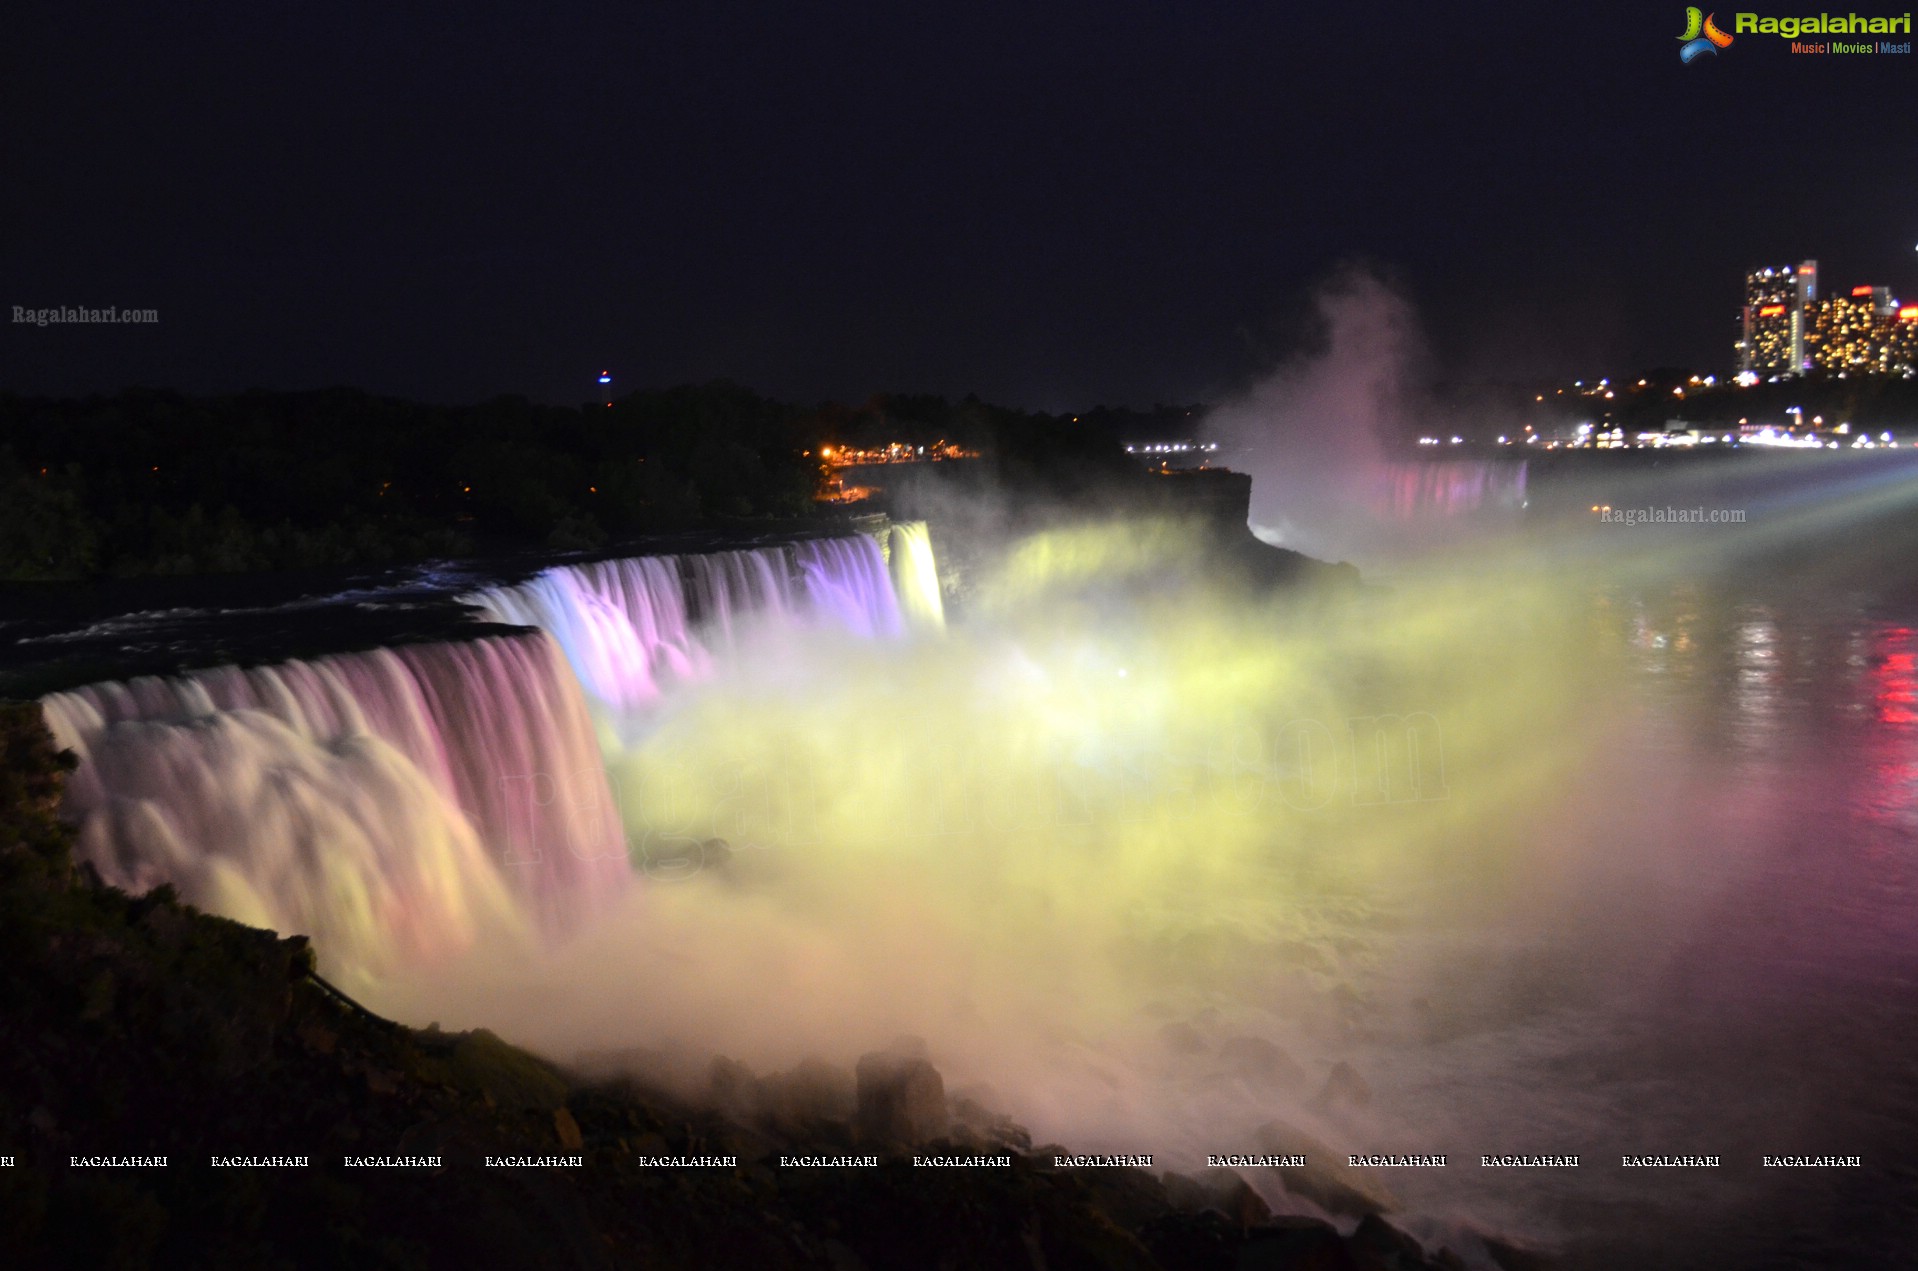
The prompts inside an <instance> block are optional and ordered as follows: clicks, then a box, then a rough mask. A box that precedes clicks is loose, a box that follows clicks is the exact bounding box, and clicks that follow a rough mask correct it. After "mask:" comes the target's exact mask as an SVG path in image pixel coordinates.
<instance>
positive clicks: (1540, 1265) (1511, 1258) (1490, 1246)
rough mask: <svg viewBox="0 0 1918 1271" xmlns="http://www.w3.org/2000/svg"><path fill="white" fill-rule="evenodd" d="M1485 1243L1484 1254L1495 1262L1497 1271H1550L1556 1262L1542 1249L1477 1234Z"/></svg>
mask: <svg viewBox="0 0 1918 1271" xmlns="http://www.w3.org/2000/svg"><path fill="white" fill-rule="evenodd" d="M1479 1239H1480V1240H1482V1241H1483V1242H1484V1243H1485V1252H1486V1253H1488V1254H1490V1255H1491V1257H1492V1261H1493V1262H1496V1263H1497V1264H1498V1267H1499V1271H1552V1268H1553V1267H1554V1266H1556V1265H1557V1263H1556V1261H1555V1260H1554V1259H1553V1258H1552V1257H1551V1255H1549V1254H1547V1253H1546V1252H1545V1251H1543V1250H1542V1249H1535V1248H1532V1247H1530V1246H1528V1245H1523V1244H1519V1243H1516V1242H1514V1241H1510V1240H1505V1239H1502V1238H1500V1237H1498V1236H1488V1235H1485V1234H1484V1233H1482V1232H1481V1233H1480V1234H1479Z"/></svg>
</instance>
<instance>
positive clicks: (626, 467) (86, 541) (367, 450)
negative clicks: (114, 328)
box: [0, 382, 1185, 579]
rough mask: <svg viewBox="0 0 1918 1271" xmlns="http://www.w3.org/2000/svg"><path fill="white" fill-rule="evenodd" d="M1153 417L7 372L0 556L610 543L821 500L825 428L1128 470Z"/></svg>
mask: <svg viewBox="0 0 1918 1271" xmlns="http://www.w3.org/2000/svg"><path fill="white" fill-rule="evenodd" d="M1159 409H1160V410H1161V411H1164V412H1172V411H1174V409H1175V408H1159ZM1184 409H1185V408H1177V410H1180V411H1183V410H1184ZM1153 418H1154V416H1153V415H1152V414H1151V413H1148V412H1137V413H1135V412H1127V411H1110V410H1104V409H1103V408H1101V412H1100V413H1099V414H1098V415H1096V416H1093V415H1089V416H1088V417H1087V418H1086V419H1085V420H1083V421H1080V420H1075V419H1074V417H1072V416H1069V415H1068V416H1050V415H1039V414H1032V413H1028V412H1024V411H1018V410H1010V409H1007V408H1003V407H996V406H991V405H988V404H986V403H983V402H980V401H978V400H977V399H976V398H967V399H966V400H964V401H962V402H956V403H954V402H948V401H947V400H946V399H944V398H940V397H928V396H905V395H900V396H879V397H875V398H873V399H872V400H871V401H869V402H866V403H865V404H863V405H860V406H845V405H840V404H837V403H833V404H827V405H825V406H819V405H806V406H801V405H794V404H790V403H784V402H778V401H774V400H771V399H768V398H764V397H761V396H759V395H758V394H756V393H754V392H752V391H751V390H749V389H746V388H742V387H740V386H738V385H735V384H730V383H724V382H720V383H712V384H705V385H699V386H686V387H680V388H672V389H665V390H661V391H657V392H645V393H636V394H632V395H630V396H627V397H624V398H621V399H620V400H618V401H617V402H615V403H614V404H613V405H612V406H601V405H598V404H593V405H587V406H583V407H578V408H571V407H552V406H541V405H537V404H535V403H532V402H529V401H527V400H526V399H524V398H520V397H501V398H497V399H495V400H493V401H489V402H485V403H480V404H477V405H468V406H434V405H427V404H424V403H419V402H408V401H400V400H395V399H392V398H382V397H376V396H373V395H371V394H368V393H364V392H361V391H358V390H355V389H346V388H336V389H327V390H322V391H317V392H304V393H269V392H249V393H243V394H239V395H236V396H228V397H189V396H185V395H183V394H179V393H175V392H169V391H164V390H152V389H130V390H127V391H125V392H122V393H119V394H117V395H114V396H110V397H90V398H85V399H62V400H55V399H47V398H27V397H20V396H16V395H11V394H0V578H5V579H60V578H85V577H95V576H102V575H137V574H190V573H229V572H238V571H247V570H269V569H303V568H314V567H325V566H336V565H359V564H383V563H390V562H396V561H404V560H412V559H420V558H423V557H429V556H452V555H462V554H469V553H473V552H476V551H489V550H496V549H502V548H512V547H522V546H543V547H552V548H559V549H570V548H594V547H599V546H602V545H604V544H606V543H607V542H609V541H613V540H616V539H619V538H621V537H623V536H630V535H635V534H643V533H648V532H655V531H662V530H672V529H684V528H689V527H693V526H699V525H709V524H719V523H724V524H735V523H738V522H741V521H752V520H763V519H769V518H796V517H805V516H809V515H812V514H813V513H814V511H815V508H816V507H817V505H816V504H815V503H814V501H813V496H814V494H815V493H816V492H817V491H818V490H819V489H820V487H821V484H822V481H823V478H824V475H825V474H824V469H823V464H822V461H821V459H820V458H819V447H820V446H821V444H822V443H825V444H831V443H841V444H875V443H883V442H890V441H905V442H911V443H913V444H930V443H931V442H933V441H936V440H941V439H944V440H950V441H957V442H959V443H961V444H963V445H966V446H968V447H970V448H974V449H979V450H982V451H984V452H987V453H988V454H990V455H992V456H994V458H995V459H996V461H997V463H998V464H999V465H1000V466H1001V467H1003V468H1004V469H1005V470H1006V471H1007V472H1008V473H1009V474H1012V475H1017V474H1019V473H1022V472H1036V471H1039V470H1045V471H1048V472H1051V473H1060V472H1065V471H1068V470H1081V469H1083V470H1089V471H1100V470H1116V469H1118V468H1119V467H1122V466H1123V464H1124V462H1125V461H1124V457H1123V449H1122V447H1121V446H1119V445H1118V444H1117V440H1118V439H1119V438H1120V436H1121V434H1122V433H1124V432H1125V431H1126V430H1127V429H1129V428H1131V429H1136V428H1139V427H1148V430H1149V425H1150V423H1151V421H1152V420H1153Z"/></svg>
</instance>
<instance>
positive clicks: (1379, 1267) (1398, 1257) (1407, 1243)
mask: <svg viewBox="0 0 1918 1271" xmlns="http://www.w3.org/2000/svg"><path fill="white" fill-rule="evenodd" d="M1348 1243H1349V1244H1350V1245H1351V1247H1352V1255H1353V1257H1354V1258H1355V1259H1356V1260H1357V1262H1358V1264H1359V1266H1360V1267H1361V1268H1362V1269H1363V1271H1424V1268H1425V1266H1426V1261H1425V1247H1424V1246H1423V1245H1421V1244H1420V1243H1419V1242H1418V1241H1416V1240H1414V1239H1413V1238H1412V1237H1411V1236H1408V1235H1406V1234H1405V1233H1404V1232H1403V1231H1400V1230H1399V1229H1398V1228H1397V1227H1394V1226H1393V1225H1392V1224H1391V1223H1389V1222H1387V1221H1385V1219H1383V1218H1381V1217H1379V1216H1378V1215H1377V1214H1367V1215H1365V1217H1363V1218H1361V1219H1359V1225H1358V1230H1356V1231H1354V1232H1353V1233H1352V1238H1351V1240H1350V1241H1349V1242H1348Z"/></svg>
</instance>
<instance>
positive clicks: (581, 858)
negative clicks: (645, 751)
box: [45, 634, 631, 970]
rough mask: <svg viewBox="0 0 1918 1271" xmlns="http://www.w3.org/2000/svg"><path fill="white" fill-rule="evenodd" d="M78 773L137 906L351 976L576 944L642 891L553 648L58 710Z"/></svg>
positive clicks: (227, 674) (201, 685)
mask: <svg viewBox="0 0 1918 1271" xmlns="http://www.w3.org/2000/svg"><path fill="white" fill-rule="evenodd" d="M45 707H46V713H47V719H48V721H49V723H50V724H51V726H52V728H53V730H54V734H55V736H56V737H57V738H58V740H59V742H60V744H61V745H63V746H65V747H68V748H70V749H72V750H73V751H74V752H75V753H76V754H78V755H79V757H80V760H81V764H80V768H79V770H78V771H77V772H76V773H75V774H74V776H73V778H72V780H71V782H70V783H69V785H68V790H67V798H66V809H65V810H66V812H67V814H68V815H69V816H70V817H71V818H73V819H74V820H76V821H77V822H78V823H79V826H80V844H81V851H82V853H83V855H84V856H85V858H86V859H88V860H90V861H92V862H93V864H94V865H95V867H96V868H98V869H99V870H100V872H101V874H102V876H103V877H105V878H106V879H107V881H109V882H112V883H115V884H117V885H120V886H123V887H126V888H127V889H129V890H131V891H136V892H137V891H145V890H147V889H148V888H151V887H153V886H156V885H158V884H160V883H171V884H173V885H174V886H175V887H177V888H178V889H179V890H180V892H181V894H182V896H183V897H185V899H187V900H188V901H190V902H192V903H194V904H197V905H201V906H203V907H206V908H208V909H212V910H214V911H216V912H220V913H225V914H229V915H231V916H234V917H239V918H241V919H243V920H248V921H254V922H258V923H260V924H261V925H264V926H269V927H272V928H273V929H275V930H279V931H285V932H302V933H306V934H311V935H313V936H315V937H316V938H317V939H318V940H319V941H320V942H321V947H322V949H323V950H324V952H325V955H326V956H327V957H328V958H330V959H331V960H332V961H333V962H334V963H335V964H338V965H344V966H348V967H352V968H354V969H359V970H372V969H374V968H376V967H378V966H379V965H381V964H382V963H383V962H384V961H386V960H387V957H388V956H389V954H398V955H406V956H438V955H443V954H445V953H447V952H451V951H454V950H457V949H459V948H462V947H465V946H466V945H467V944H469V943H470V942H471V941H473V940H474V939H476V938H477V937H479V936H480V935H481V934H482V932H484V931H486V930H488V929H491V928H501V929H512V928H518V927H521V926H528V927H537V928H541V929H544V930H547V931H557V930H563V929H566V928H568V927H571V926H573V925H576V924H577V923H578V922H580V921H582V920H583V919H584V918H585V917H586V916H587V915H588V914H590V913H591V912H592V911H594V910H595V909H597V908H598V907H600V906H601V905H602V904H604V903H605V902H606V901H607V900H609V899H610V898H611V897H613V896H615V895H617V894H618V893H619V892H620V891H621V890H623V888H624V887H625V886H626V884H627V883H628V881H629V880H630V877H631V870H630V867H629V865H628V863H627V860H626V853H625V843H624V840H623V838H622V835H621V831H620V827H619V822H618V819H617V817H616V816H615V815H614V812H613V804H612V800H611V798H610V796H606V797H602V798H599V799H597V800H590V799H588V800H577V801H572V802H569V803H566V804H563V805H562V804H561V803H559V802H558V801H556V800H554V799H553V798H552V794H551V789H550V783H551V782H552V781H553V780H554V779H555V778H556V777H557V776H559V775H561V774H564V775H565V776H566V778H567V779H568V780H569V781H571V782H573V783H575V784H577V783H578V782H581V781H592V780H594V779H597V780H598V782H599V789H600V791H601V792H602V794H603V793H604V790H605V778H604V774H603V772H602V770H601V768H600V761H599V754H598V750H597V746H596V744H595V742H594V739H593V732H592V728H591V722H590V720H589V718H588V716H587V713H586V704H585V701H584V699H583V698H582V697H581V695H580V692H579V688H578V685H577V683H576V681H575V680H574V679H573V677H572V675H571V673H570V671H569V670H568V669H567V666H566V663H565V660H564V659H563V657H562V656H561V653H560V650H559V648H558V646H557V645H556V644H555V643H554V642H553V641H552V640H551V639H549V638H548V637H546V636H545V635H541V634H532V635H517V636H494V637H489V638H486V639H481V640H473V641H466V642H461V643H445V644H427V645H414V646H409V647H406V648H400V649H379V650H374V651H371V652H367V653H355V654H342V655H338V656H333V657H324V658H318V659H314V660H312V661H292V662H286V663H282V664H280V665H277V666H270V667H260V668H255V669H251V670H242V669H240V668H237V667H219V668H215V669H213V670H208V671H200V672H196V673H193V674H191V675H186V676H181V677H178V678H171V679H159V678H152V677H148V678H142V679H137V680H133V681H131V682H127V683H106V684H95V685H91V686H88V687H86V688H81V689H76V690H74V691H72V692H67V693H56V694H53V695H52V696H50V697H48V698H47V699H46V700H45Z"/></svg>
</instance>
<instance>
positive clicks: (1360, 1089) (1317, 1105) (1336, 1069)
mask: <svg viewBox="0 0 1918 1271" xmlns="http://www.w3.org/2000/svg"><path fill="white" fill-rule="evenodd" d="M1371 1102H1372V1087H1371V1086H1369V1085H1367V1084H1366V1081H1365V1078H1363V1077H1361V1076H1359V1074H1358V1071H1357V1070H1356V1069H1354V1068H1353V1067H1352V1065H1351V1064H1348V1063H1344V1062H1340V1063H1338V1064H1335V1065H1333V1068H1332V1071H1331V1073H1329V1074H1328V1075H1327V1076H1326V1078H1325V1084H1324V1085H1323V1086H1320V1087H1319V1092H1318V1094H1316V1095H1314V1096H1313V1098H1312V1107H1313V1109H1314V1110H1315V1111H1319V1112H1324V1111H1328V1110H1330V1109H1333V1108H1341V1107H1344V1108H1363V1107H1365V1106H1367V1105H1368V1104H1370V1103H1371Z"/></svg>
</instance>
